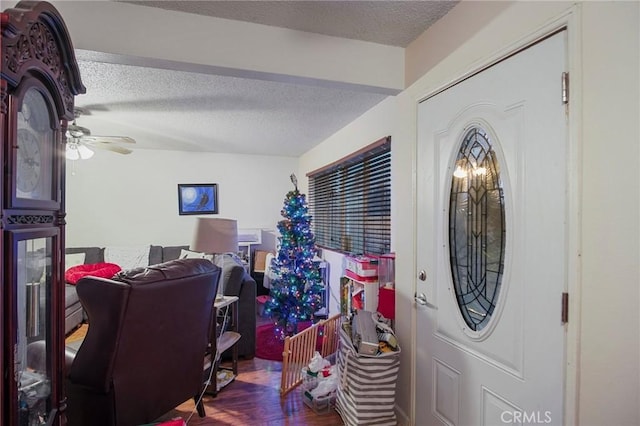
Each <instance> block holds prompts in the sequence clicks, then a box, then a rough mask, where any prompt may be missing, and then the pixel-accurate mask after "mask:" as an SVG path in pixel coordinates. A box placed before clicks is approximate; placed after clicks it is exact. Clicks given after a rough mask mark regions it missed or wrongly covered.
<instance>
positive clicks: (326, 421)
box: [67, 321, 343, 426]
mask: <svg viewBox="0 0 640 426" xmlns="http://www.w3.org/2000/svg"><path fill="white" fill-rule="evenodd" d="M261 322H262V321H259V322H258V323H259V324H260V323H261ZM86 329H87V325H86V324H84V325H83V326H82V327H80V328H79V329H78V330H76V331H75V332H74V333H72V334H71V335H70V336H68V337H67V343H69V342H71V341H73V340H78V339H79V338H81V337H83V336H84V335H85V333H86ZM223 366H224V363H223ZM281 372H282V363H281V362H278V361H268V360H263V359H260V358H253V359H250V360H243V359H241V360H240V361H239V362H238V377H237V378H236V379H235V380H234V381H233V382H231V383H230V384H229V385H227V386H226V387H225V388H224V389H222V390H221V391H220V392H218V395H217V396H216V397H212V396H209V395H205V396H204V405H205V411H206V417H204V418H200V417H198V413H197V412H195V404H194V402H193V400H189V401H186V402H185V403H183V404H182V405H180V406H178V407H176V409H174V410H173V411H171V412H169V413H167V414H166V415H164V416H162V417H161V418H160V419H158V421H160V420H169V419H172V418H176V417H181V418H182V419H184V420H185V421H187V419H189V421H188V423H187V424H188V425H193V426H195V425H220V426H224V425H233V426H236V425H237V426H263V425H269V426H272V425H273V426H279V425H283V426H288V425H292V426H293V425H310V426H337V425H342V424H343V422H342V419H341V418H340V416H339V415H338V413H336V411H335V409H332V410H331V412H329V413H326V414H316V413H315V412H314V411H313V410H312V409H311V408H309V407H307V406H306V405H305V404H304V402H303V400H302V395H301V391H300V390H299V388H296V389H294V390H293V391H291V392H289V394H287V395H286V396H285V397H282V398H281V397H280V375H281Z"/></svg>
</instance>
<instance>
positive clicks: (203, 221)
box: [190, 217, 238, 296]
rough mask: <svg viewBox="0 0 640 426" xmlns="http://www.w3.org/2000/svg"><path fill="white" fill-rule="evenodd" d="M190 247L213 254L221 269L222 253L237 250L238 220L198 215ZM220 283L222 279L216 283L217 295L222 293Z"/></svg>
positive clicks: (235, 251) (216, 263)
mask: <svg viewBox="0 0 640 426" xmlns="http://www.w3.org/2000/svg"><path fill="white" fill-rule="evenodd" d="M190 248H191V250H193V251H198V252H201V253H207V254H211V255H213V263H214V264H215V265H216V266H218V267H220V269H222V265H223V263H224V254H225V253H234V254H235V253H237V251H238V222H237V221H236V220H234V219H220V218H200V217H199V218H198V221H197V223H196V230H195V233H194V235H193V242H192V243H191V246H190ZM220 276H221V277H222V273H220ZM221 284H222V280H221V281H219V283H218V296H222V295H224V288H222V287H223V286H222V285H221Z"/></svg>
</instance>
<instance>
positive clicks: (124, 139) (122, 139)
mask: <svg viewBox="0 0 640 426" xmlns="http://www.w3.org/2000/svg"><path fill="white" fill-rule="evenodd" d="M82 141H83V142H87V143H96V142H106V143H136V141H135V139H133V138H130V137H129V136H98V135H92V136H83V137H82Z"/></svg>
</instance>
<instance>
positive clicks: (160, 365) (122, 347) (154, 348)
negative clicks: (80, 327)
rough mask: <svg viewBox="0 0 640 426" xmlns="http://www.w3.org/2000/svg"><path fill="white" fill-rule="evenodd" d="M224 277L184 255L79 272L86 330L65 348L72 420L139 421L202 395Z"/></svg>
mask: <svg viewBox="0 0 640 426" xmlns="http://www.w3.org/2000/svg"><path fill="white" fill-rule="evenodd" d="M219 276H220V269H219V268H218V267H217V266H215V265H214V264H212V263H211V262H209V261H208V260H204V259H181V260H172V261H169V262H166V263H161V264H158V265H152V266H148V267H145V268H136V269H132V270H128V271H122V272H120V273H118V274H117V275H116V276H115V277H114V278H113V279H111V280H109V279H102V278H95V277H85V278H82V279H81V280H80V281H79V282H78V284H77V291H78V296H79V298H80V301H81V302H82V305H83V307H84V309H85V310H86V312H87V315H88V318H89V329H88V332H87V335H86V337H85V339H84V341H83V342H82V345H81V346H80V347H79V349H78V351H77V353H75V354H74V353H73V351H70V350H68V351H67V352H68V354H67V355H68V356H67V365H68V370H67V373H68V374H67V381H66V394H67V400H68V403H67V416H68V421H69V425H70V426H76V425H77V426H84V425H92V426H97V425H118V426H128V425H139V424H143V423H150V422H152V421H153V420H155V419H157V418H158V417H160V416H162V415H163V414H165V413H166V412H168V411H169V410H171V409H173V408H175V407H176V406H178V405H180V404H181V403H183V402H184V401H186V400H188V399H190V398H196V402H197V401H198V399H197V398H198V396H199V394H200V392H201V391H202V390H203V387H204V383H203V362H204V354H205V352H206V350H207V344H208V343H209V337H210V334H209V333H210V330H211V324H212V311H213V310H212V307H213V303H214V300H215V296H216V291H217V285H218V279H219ZM198 412H199V414H200V415H201V416H204V407H203V406H202V403H200V404H199V407H198Z"/></svg>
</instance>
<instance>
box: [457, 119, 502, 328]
mask: <svg viewBox="0 0 640 426" xmlns="http://www.w3.org/2000/svg"><path fill="white" fill-rule="evenodd" d="M505 233H506V229H505V209H504V193H503V187H502V182H501V179H500V165H499V164H498V159H497V157H496V153H495V151H494V150H493V148H492V145H491V140H490V138H489V135H488V134H487V132H486V131H485V130H484V129H482V128H481V127H479V126H473V127H471V128H470V129H469V130H468V131H467V132H466V133H465V134H464V138H463V140H462V144H461V146H460V151H459V152H458V155H457V157H456V162H455V170H454V172H453V176H452V183H451V194H450V200H449V254H450V261H451V274H452V277H453V286H454V289H455V295H456V301H457V303H458V307H459V308H460V313H461V314H462V317H463V319H464V321H465V323H466V324H467V325H468V326H469V328H470V329H471V330H473V331H480V330H482V329H483V328H484V327H485V326H486V325H487V324H488V323H489V321H490V319H491V316H492V315H493V312H494V310H495V308H496V303H497V301H498V296H499V294H500V287H501V283H502V274H503V270H504V255H505V253H504V248H505Z"/></svg>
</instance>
